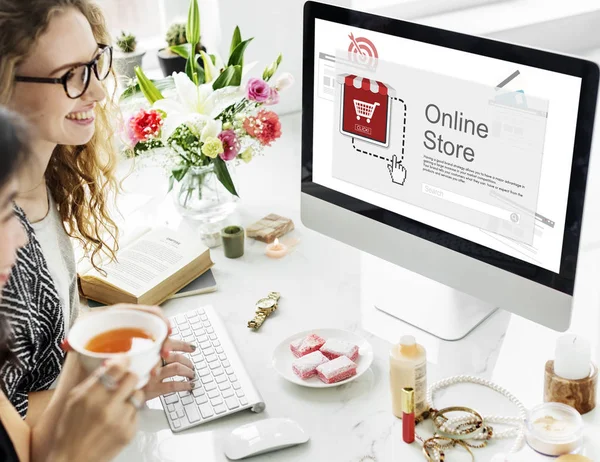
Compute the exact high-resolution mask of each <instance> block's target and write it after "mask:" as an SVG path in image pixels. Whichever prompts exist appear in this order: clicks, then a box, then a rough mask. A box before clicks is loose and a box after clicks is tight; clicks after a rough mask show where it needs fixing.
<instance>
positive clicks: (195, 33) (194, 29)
mask: <svg viewBox="0 0 600 462" xmlns="http://www.w3.org/2000/svg"><path fill="white" fill-rule="evenodd" d="M185 35H186V37H187V41H188V42H189V43H191V44H192V49H193V48H195V47H196V45H197V44H198V43H200V9H199V8H198V0H191V1H190V9H189V10H188V20H187V26H186V29H185Z"/></svg>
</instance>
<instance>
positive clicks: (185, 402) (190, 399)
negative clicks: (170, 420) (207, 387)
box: [181, 395, 194, 405]
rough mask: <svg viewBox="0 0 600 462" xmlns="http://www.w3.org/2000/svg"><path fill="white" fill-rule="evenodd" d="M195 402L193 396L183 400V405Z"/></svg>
mask: <svg viewBox="0 0 600 462" xmlns="http://www.w3.org/2000/svg"><path fill="white" fill-rule="evenodd" d="M193 402H194V398H192V395H188V396H186V397H185V398H183V399H182V400H181V403H182V404H183V405H187V404H192V403H193Z"/></svg>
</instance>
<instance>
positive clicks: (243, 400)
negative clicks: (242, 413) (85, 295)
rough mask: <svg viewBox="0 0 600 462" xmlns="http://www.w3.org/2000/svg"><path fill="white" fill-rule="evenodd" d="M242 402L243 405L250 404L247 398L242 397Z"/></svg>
mask: <svg viewBox="0 0 600 462" xmlns="http://www.w3.org/2000/svg"><path fill="white" fill-rule="evenodd" d="M240 403H242V406H245V405H246V404H248V400H247V399H246V398H240Z"/></svg>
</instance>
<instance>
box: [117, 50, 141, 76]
mask: <svg viewBox="0 0 600 462" xmlns="http://www.w3.org/2000/svg"><path fill="white" fill-rule="evenodd" d="M145 54H146V52H145V51H134V52H132V53H123V52H122V51H118V50H115V54H114V56H113V65H114V67H115V71H116V72H117V75H119V76H122V77H125V78H127V79H133V78H134V77H135V68H136V66H140V67H142V60H143V58H144V55H145Z"/></svg>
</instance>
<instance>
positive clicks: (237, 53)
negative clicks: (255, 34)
mask: <svg viewBox="0 0 600 462" xmlns="http://www.w3.org/2000/svg"><path fill="white" fill-rule="evenodd" d="M252 40H254V39H253V38H249V39H248V40H244V41H243V42H240V43H239V44H238V46H236V47H235V49H234V50H233V51H232V52H231V55H230V56H229V62H228V63H227V65H228V66H243V65H244V52H245V51H246V47H247V46H248V44H249V43H250V42H251V41H252Z"/></svg>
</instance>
